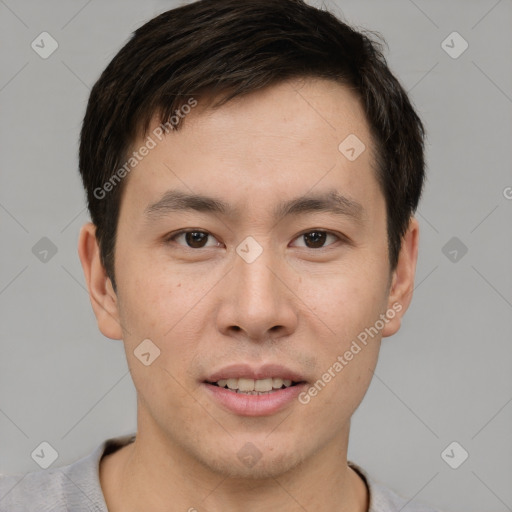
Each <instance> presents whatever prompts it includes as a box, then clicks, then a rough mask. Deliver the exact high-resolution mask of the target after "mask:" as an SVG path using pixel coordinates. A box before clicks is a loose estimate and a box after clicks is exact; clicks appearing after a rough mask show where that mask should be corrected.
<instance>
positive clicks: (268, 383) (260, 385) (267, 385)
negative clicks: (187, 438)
mask: <svg viewBox="0 0 512 512" xmlns="http://www.w3.org/2000/svg"><path fill="white" fill-rule="evenodd" d="M254 391H272V379H271V378H270V379H261V380H256V381H254Z"/></svg>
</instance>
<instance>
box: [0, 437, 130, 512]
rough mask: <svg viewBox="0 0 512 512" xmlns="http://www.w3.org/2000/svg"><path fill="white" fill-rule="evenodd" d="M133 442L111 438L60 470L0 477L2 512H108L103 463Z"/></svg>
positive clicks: (0, 507) (0, 504)
mask: <svg viewBox="0 0 512 512" xmlns="http://www.w3.org/2000/svg"><path fill="white" fill-rule="evenodd" d="M131 439H132V436H131V435H130V436H122V437H119V438H112V439H107V440H106V441H104V442H103V443H101V444H100V445H99V446H97V447H96V448H95V449H94V451H93V452H92V453H90V454H89V455H87V456H86V457H83V458H81V459H80V460H77V461H76V462H74V463H72V464H69V465H67V466H62V467H60V468H51V469H46V470H39V471H32V472H29V473H26V474H14V475H0V512H22V511H23V512H68V511H71V510H72V511H73V512H107V507H106V504H105V500H104V497H103V493H102V490H101V485H100V481H99V461H100V459H101V457H102V456H103V455H104V454H105V453H107V452H111V451H114V450H115V449H116V448H118V447H119V446H121V445H122V444H123V443H126V442H129V441H130V440H131Z"/></svg>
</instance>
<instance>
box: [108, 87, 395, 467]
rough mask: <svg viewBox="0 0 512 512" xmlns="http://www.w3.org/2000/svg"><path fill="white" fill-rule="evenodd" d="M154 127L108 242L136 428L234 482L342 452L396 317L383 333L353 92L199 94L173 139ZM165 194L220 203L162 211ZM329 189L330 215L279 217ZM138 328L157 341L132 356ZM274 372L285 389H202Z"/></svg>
mask: <svg viewBox="0 0 512 512" xmlns="http://www.w3.org/2000/svg"><path fill="white" fill-rule="evenodd" d="M157 125H158V123H156V122H155V124H154V125H153V127H152V128H150V131H149V135H150V136H151V130H152V129H153V128H155V127H156V126H157ZM351 134H352V135H355V136H357V138H358V139H359V140H360V141H362V143H364V145H365V146H366V149H365V150H364V151H363V152H362V153H361V154H360V155H359V156H358V157H357V158H356V159H355V160H354V159H353V158H352V157H353V153H355V154H357V150H358V148H357V147H356V148H355V152H353V151H351V149H350V147H352V146H353V145H354V142H353V141H354V140H355V139H353V138H352V139H348V141H349V142H350V141H352V144H350V143H348V147H345V146H342V149H343V151H340V150H339V149H338V147H339V145H340V143H341V142H342V141H344V140H345V139H346V138H347V137H348V136H349V135H351ZM152 137H153V139H154V140H155V141H156V142H157V145H156V147H154V148H153V149H151V151H150V152H149V154H148V155H147V156H146V157H144V158H143V160H142V161H141V162H140V163H139V164H138V165H137V167H136V168H135V169H134V170H133V171H132V172H131V173H130V175H129V176H128V177H127V178H126V180H127V182H126V183H125V185H126V187H125V190H124V192H123V198H122V202H121V209H120V217H119V224H118V235H117V242H116V249H115V250H116V255H115V275H116V282H117V297H116V308H117V309H116V311H117V314H118V318H119V323H120V325H122V327H123V329H122V332H121V330H120V331H119V337H122V338H123V340H124V344H125V348H126V354H127V360H128V364H129V366H130V368H131V375H132V378H133V380H134V384H135V387H136V389H137V393H138V407H139V410H138V414H139V433H140V436H141V437H143V436H144V435H145V434H144V432H146V433H149V432H151V435H152V436H153V439H154V438H155V437H156V438H158V439H159V441H160V442H162V444H163V445H165V446H168V447H169V449H170V450H171V451H172V453H176V450H178V451H179V452H180V453H182V454H186V455H187V456H190V457H191V460H194V461H197V462H199V463H201V464H202V465H203V466H205V467H208V468H210V469H214V470H215V471H217V472H220V473H222V474H225V475H231V476H244V475H249V474H251V475H260V476H263V475H279V474H282V473H283V472H285V471H286V470H289V469H291V468H293V467H295V466H296V465H297V464H298V463H299V462H301V461H303V460H305V459H308V458H311V457H313V458H314V457H316V456H320V455H321V454H322V453H326V451H329V450H331V451H332V450H333V447H335V446H337V447H339V446H343V443H345V442H346V437H347V435H348V428H349V420H350V417H351V415H352V414H353V412H354V411H355V409H356V408H357V406H358V405H359V403H360V401H361V400H362V398H363V396H364V394H365V392H366V390H367V388H368V385H369V383H370V380H371V377H372V370H373V369H374V367H375V365H376V361H377V356H378V351H379V344H380V338H381V336H382V335H385V336H387V335H390V334H392V333H393V332H394V331H396V330H397V328H398V324H399V321H398V320H397V318H398V317H399V316H400V315H401V313H400V314H398V313H396V318H395V319H394V320H391V321H386V322H385V326H384V328H383V331H382V323H383V322H382V318H383V317H382V316H381V315H385V314H386V312H387V311H388V310H390V308H391V309H392V308H393V303H392V301H391V297H390V296H389V284H390V277H391V274H390V268H389V261H388V252H387V233H386V207H385V200H384V197H383V195H382V193H381V191H380V189H379V186H378V183H377V180H376V177H375V172H374V168H373V160H372V153H371V152H372V148H373V146H372V140H371V137H370V133H369V128H368V125H367V122H366V120H365V116H364V112H363V110H362V107H361V106H360V103H359V101H358V100H357V99H356V97H355V96H354V95H353V94H352V93H351V92H350V91H348V90H347V89H345V88H344V87H342V86H340V85H338V84H335V83H334V82H330V81H324V80H317V81H305V82H301V83H299V82H297V81H295V82H290V83H283V84H280V85H278V86H273V87H271V88H268V89H266V90H264V91H261V92H257V93H254V94H252V95H250V96H247V97H243V98H239V99H235V100H233V101H231V102H229V103H227V104H226V105H224V106H223V107H221V108H219V109H218V110H205V111H202V110H201V102H199V105H198V106H197V107H196V109H195V110H193V111H192V112H191V113H190V114H188V116H187V117H186V119H185V123H184V126H183V127H182V129H181V130H180V131H179V132H174V133H171V134H169V135H167V136H166V137H164V138H163V140H162V141H158V140H157V139H156V137H154V136H152ZM143 143H144V139H141V140H140V141H137V143H136V144H134V149H137V148H139V147H140V146H141V145H142V144H143ZM347 155H348V156H350V157H351V158H347ZM170 191H177V192H180V193H182V194H187V195H201V196H208V197H210V198H214V199H216V200H218V201H220V202H223V203H225V206H226V209H225V211H210V210H208V208H199V209H198V208H195V207H194V205H192V207H187V208H185V207H184V203H181V206H180V207H179V208H176V207H173V205H172V204H169V202H168V203H167V205H166V204H165V202H161V200H162V199H163V198H164V196H165V194H167V193H169V192H170ZM332 191H335V192H337V194H339V196H343V198H345V199H342V200H341V202H340V203H338V206H337V208H338V209H337V211H330V210H329V209H326V208H323V209H322V208H320V209H318V208H315V206H316V207H318V205H319V203H315V202H312V201H310V202H309V203H308V202H306V203H304V204H302V208H295V209H293V210H292V211H291V212H288V213H286V214H285V212H284V210H281V211H280V212H279V210H278V207H280V206H282V205H283V204H285V203H288V202H290V201H295V200H304V199H307V198H315V199H319V198H320V199H327V198H328V197H329V193H330V192H332ZM159 202H160V203H159ZM157 203H159V204H158V206H155V205H156V204H157ZM195 206H199V202H197V201H196V203H195ZM332 206H333V207H334V203H332ZM181 230H190V231H192V232H193V233H191V234H189V235H186V234H179V233H178V231H181ZM194 233H195V234H194ZM173 235H175V236H173ZM400 307H401V306H400ZM395 312H396V308H395ZM393 316H395V315H393ZM387 318H388V317H386V320H387ZM379 319H381V322H378V320H379ZM107 321H108V320H104V322H107ZM375 326H377V329H378V330H379V331H382V332H379V333H378V334H375ZM101 327H102V325H101V322H100V328H101ZM370 328H373V330H371V329H370ZM365 329H367V330H366V331H365ZM102 330H103V331H104V332H106V331H107V330H108V329H102ZM108 332H112V330H109V331H108ZM363 332H366V344H363V343H362V342H361V340H362V339H364V335H361V333H363ZM369 332H371V333H372V334H371V335H369V334H368V333H369ZM358 336H359V338H358ZM146 339H149V340H151V343H152V344H154V345H155V346H156V347H158V349H159V350H160V355H159V357H157V358H156V359H155V360H154V361H153V362H152V363H151V364H150V365H147V366H146V365H145V364H143V363H142V362H141V361H140V360H139V358H137V357H136V355H135V354H134V351H136V349H137V347H138V346H139V344H140V343H141V342H142V341H143V340H146ZM354 341H355V342H356V343H357V346H358V347H359V350H357V348H356V345H354V344H353V342H354ZM146 343H148V342H146ZM148 346H151V344H149V345H148ZM152 350H153V349H151V350H150V352H151V353H153V352H152ZM347 351H348V352H351V353H352V357H350V356H345V354H346V353H347ZM339 356H340V358H341V359H340V358H339ZM144 357H146V359H147V358H148V356H144ZM341 360H342V361H343V363H342V362H341ZM336 362H338V365H336V364H335V363H336ZM340 365H341V369H340ZM326 373H328V374H329V375H330V377H331V378H330V379H329V376H326ZM237 377H239V378H245V379H249V380H248V381H246V380H242V381H237V380H236V379H237ZM272 377H274V378H277V379H279V378H284V379H290V380H292V381H294V382H299V384H296V385H294V386H291V387H289V388H287V389H281V390H274V391H272V392H269V393H266V394H264V395H254V394H241V393H237V392H236V391H233V390H227V389H221V387H220V386H219V385H218V384H217V385H215V384H214V383H213V381H218V380H219V379H221V382H220V384H221V385H222V384H225V383H224V382H222V380H226V379H227V378H230V379H233V380H231V381H230V384H231V386H232V387H233V386H234V387H236V386H239V387H242V388H243V389H250V388H251V386H253V385H254V386H255V387H257V389H267V388H268V385H269V380H268V379H269V378H272ZM255 378H256V382H255V383H254V384H253V383H252V381H251V379H252V380H254V379H255ZM318 381H321V382H322V384H318ZM271 382H272V384H273V385H274V387H279V385H280V382H279V380H277V381H271ZM315 383H317V387H316V389H317V391H316V393H315V391H311V390H312V387H314V386H315ZM284 384H289V382H287V381H286V380H285V382H284ZM244 386H248V387H247V388H244ZM146 435H148V436H149V434H146ZM148 442H149V441H148Z"/></svg>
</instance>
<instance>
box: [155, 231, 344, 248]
mask: <svg viewBox="0 0 512 512" xmlns="http://www.w3.org/2000/svg"><path fill="white" fill-rule="evenodd" d="M186 233H202V234H206V235H211V236H213V235H212V234H211V233H209V232H208V231H202V230H200V229H182V230H181V231H177V232H176V233H172V234H171V235H169V236H167V237H166V238H165V242H166V243H171V242H175V239H176V238H178V237H179V236H181V235H184V234H186ZM311 233H322V234H326V235H332V236H334V237H336V238H337V239H338V241H341V242H348V239H347V238H346V237H344V236H343V235H341V234H337V233H335V232H333V231H327V230H325V229H309V230H307V231H303V232H302V233H301V234H299V235H297V236H296V237H295V238H294V240H297V239H298V238H300V237H303V236H304V235H309V234H311ZM214 238H215V237H214ZM334 243H336V242H334ZM179 245H180V244H179ZM331 245H333V244H329V245H326V246H322V247H317V248H312V247H303V248H305V249H312V250H320V249H325V248H327V247H330V246H331ZM185 248H187V249H191V250H192V251H199V250H200V249H208V247H199V248H195V247H189V246H188V245H185Z"/></svg>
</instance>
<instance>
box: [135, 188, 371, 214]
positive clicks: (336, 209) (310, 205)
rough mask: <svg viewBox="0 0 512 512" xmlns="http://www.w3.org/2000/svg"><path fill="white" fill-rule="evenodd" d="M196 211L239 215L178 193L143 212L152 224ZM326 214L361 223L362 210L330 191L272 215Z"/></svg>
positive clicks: (210, 200) (216, 201)
mask: <svg viewBox="0 0 512 512" xmlns="http://www.w3.org/2000/svg"><path fill="white" fill-rule="evenodd" d="M185 210H189V211H197V212H202V213H210V214H220V215H224V216H228V217H235V216H237V215H239V214H240V210H239V209H238V208H234V207H232V206H231V205H230V204H229V203H226V202H225V201H222V200H220V199H216V198H214V197H209V196H205V195H200V194H188V193H185V192H181V191H179V190H169V191H167V192H166V193H165V194H164V195H163V196H162V197H161V198H160V199H159V200H158V201H157V202H156V203H153V204H150V205H149V206H147V207H146V208H145V210H144V216H145V217H146V218H147V219H148V220H156V219H158V218H161V217H165V216H167V215H169V214H171V213H174V212H179V211H185ZM315 212H326V213H331V214H334V215H337V216H343V217H350V218H353V219H354V220H356V221H358V222H361V221H362V219H363V217H364V214H365V210H364V208H363V206H362V205H361V204H360V203H358V202H357V201H354V200H353V199H350V198H348V197H346V196H344V195H342V194H340V193H339V192H338V191H337V190H335V189H331V190H328V191H326V192H323V193H317V194H310V195H306V196H301V197H297V198H295V199H291V200H289V201H283V202H281V203H279V204H278V205H277V206H276V207H275V208H274V211H273V215H274V218H276V219H278V218H281V217H286V216H289V215H301V214H306V213H315Z"/></svg>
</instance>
